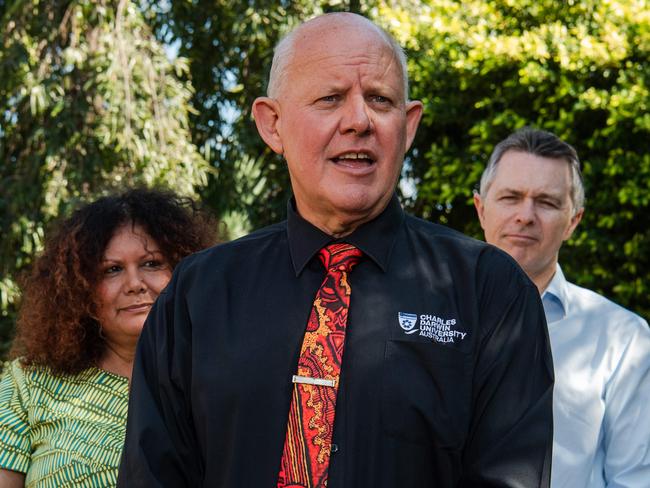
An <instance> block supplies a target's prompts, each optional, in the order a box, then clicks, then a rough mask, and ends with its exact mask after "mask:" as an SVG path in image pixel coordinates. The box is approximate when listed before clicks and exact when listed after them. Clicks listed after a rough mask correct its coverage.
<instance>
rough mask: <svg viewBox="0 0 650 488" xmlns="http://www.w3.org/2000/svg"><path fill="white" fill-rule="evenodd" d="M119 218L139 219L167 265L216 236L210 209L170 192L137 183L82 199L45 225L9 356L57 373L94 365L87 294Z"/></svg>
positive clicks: (96, 344)
mask: <svg viewBox="0 0 650 488" xmlns="http://www.w3.org/2000/svg"><path fill="white" fill-rule="evenodd" d="M125 224H131V225H140V226H141V227H142V228H143V229H144V230H145V231H146V232H147V234H149V236H151V237H152V238H153V239H154V240H155V241H156V243H157V244H158V246H159V248H160V250H161V252H162V253H163V255H164V256H165V258H166V259H167V261H168V262H169V264H170V266H171V268H172V269H173V268H174V267H175V266H176V264H178V262H179V261H180V260H181V259H182V258H183V257H185V256H187V255H188V254H191V253H193V252H196V251H199V250H201V249H204V248H206V247H209V246H211V245H213V244H214V243H215V242H216V241H217V230H218V227H217V223H216V222H215V220H214V219H213V218H212V217H211V216H210V214H209V213H208V212H206V211H205V210H203V209H201V208H200V207H199V206H198V205H197V204H196V203H195V202H194V201H193V200H192V199H190V198H185V197H179V196H178V195H175V194H174V193H171V192H169V191H164V190H150V189H144V188H138V189H133V190H129V191H126V192H125V193H122V194H119V195H113V196H106V197H102V198H99V199H98V200H96V201H94V202H92V203H90V204H87V205H84V206H82V207H81V208H79V209H77V210H76V211H75V212H74V213H73V214H72V215H71V216H70V217H69V218H67V219H64V220H61V221H59V222H58V223H57V224H56V225H55V226H54V227H53V228H52V229H51V232H48V237H47V239H46V241H45V246H44V247H45V249H44V251H43V253H42V254H41V255H40V256H38V257H37V259H36V260H35V262H34V264H33V267H32V270H31V273H30V274H29V275H27V276H26V278H25V279H24V280H23V283H22V285H23V286H22V288H23V297H22V303H21V306H20V311H19V315H18V322H17V327H16V336H15V339H14V342H13V346H12V349H11V353H10V354H11V356H12V357H14V358H16V357H20V358H21V361H22V363H23V364H24V365H36V366H44V367H48V368H50V369H51V370H52V372H53V373H55V374H74V373H78V372H80V371H81V370H83V369H86V368H88V367H90V366H93V365H96V364H97V362H98V361H99V359H100V357H101V355H102V353H103V352H104V348H105V344H104V340H103V339H102V336H101V333H100V327H99V323H98V322H97V320H96V319H94V318H93V317H94V316H95V307H96V304H95V302H94V298H93V295H94V290H95V287H96V285H97V283H98V281H99V279H100V262H101V260H102V257H103V255H104V251H105V249H106V246H107V245H108V243H109V241H110V240H111V238H112V237H113V235H114V234H115V231H116V230H117V229H118V228H119V227H121V226H123V225H125Z"/></svg>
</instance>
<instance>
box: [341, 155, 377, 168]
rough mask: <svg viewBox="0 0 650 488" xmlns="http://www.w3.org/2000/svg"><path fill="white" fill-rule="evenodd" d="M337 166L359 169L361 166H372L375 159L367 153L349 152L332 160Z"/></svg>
mask: <svg viewBox="0 0 650 488" xmlns="http://www.w3.org/2000/svg"><path fill="white" fill-rule="evenodd" d="M332 161H333V162H334V163H336V164H340V165H344V166H349V167H351V168H357V167H359V166H370V165H372V164H374V163H375V159H374V158H373V157H372V156H371V155H370V154H369V153H366V152H348V153H343V154H341V155H339V156H336V157H334V158H332Z"/></svg>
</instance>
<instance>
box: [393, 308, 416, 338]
mask: <svg viewBox="0 0 650 488" xmlns="http://www.w3.org/2000/svg"><path fill="white" fill-rule="evenodd" d="M397 318H398V320H399V325H400V327H401V328H402V329H404V332H406V333H407V334H414V333H416V332H417V331H418V329H416V328H415V326H416V325H417V323H418V316H417V315H416V314H414V313H405V312H398V313H397Z"/></svg>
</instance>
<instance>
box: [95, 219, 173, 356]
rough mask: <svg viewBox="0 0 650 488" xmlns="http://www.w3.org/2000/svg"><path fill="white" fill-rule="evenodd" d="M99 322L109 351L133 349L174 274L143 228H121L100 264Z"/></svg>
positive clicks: (109, 244)
mask: <svg viewBox="0 0 650 488" xmlns="http://www.w3.org/2000/svg"><path fill="white" fill-rule="evenodd" d="M99 271H100V278H99V282H98V284H97V289H96V290H95V297H96V298H95V300H96V304H97V319H98V320H99V323H100V324H101V327H102V333H103V335H104V337H105V340H106V342H107V345H108V347H111V348H113V349H115V348H119V349H127V350H129V349H134V348H135V344H136V342H137V340H138V337H139V336H140V332H141V331H142V325H143V324H144V320H145V319H146V318H147V314H148V313H149V310H150V309H151V305H152V304H153V302H154V301H155V300H156V298H157V297H158V295H159V294H160V291H161V290H162V289H163V288H164V287H165V285H167V283H168V282H169V279H170V278H171V274H172V270H171V267H170V265H169V263H168V262H167V259H166V258H165V257H164V256H163V254H162V253H161V252H160V249H159V248H158V244H157V243H156V242H155V241H154V240H153V239H152V238H151V237H150V236H149V235H148V234H147V233H146V232H145V231H144V230H143V229H142V227H140V226H139V225H135V226H132V225H131V224H126V225H123V226H121V227H119V228H118V229H117V230H116V231H115V234H114V235H113V237H112V238H111V240H110V241H109V243H108V245H107V246H106V249H105V250H104V255H103V256H102V260H101V262H100V270H99Z"/></svg>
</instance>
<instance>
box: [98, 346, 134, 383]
mask: <svg viewBox="0 0 650 488" xmlns="http://www.w3.org/2000/svg"><path fill="white" fill-rule="evenodd" d="M134 358H135V347H134V348H132V349H130V350H126V349H123V350H122V349H120V348H118V347H115V346H114V345H106V349H105V350H104V354H103V355H102V358H101V359H100V360H99V364H98V366H99V367H100V368H101V369H104V370H106V371H108V372H109V373H113V374H116V375H119V376H124V377H126V378H128V379H129V382H130V381H131V373H132V371H133V360H134Z"/></svg>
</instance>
